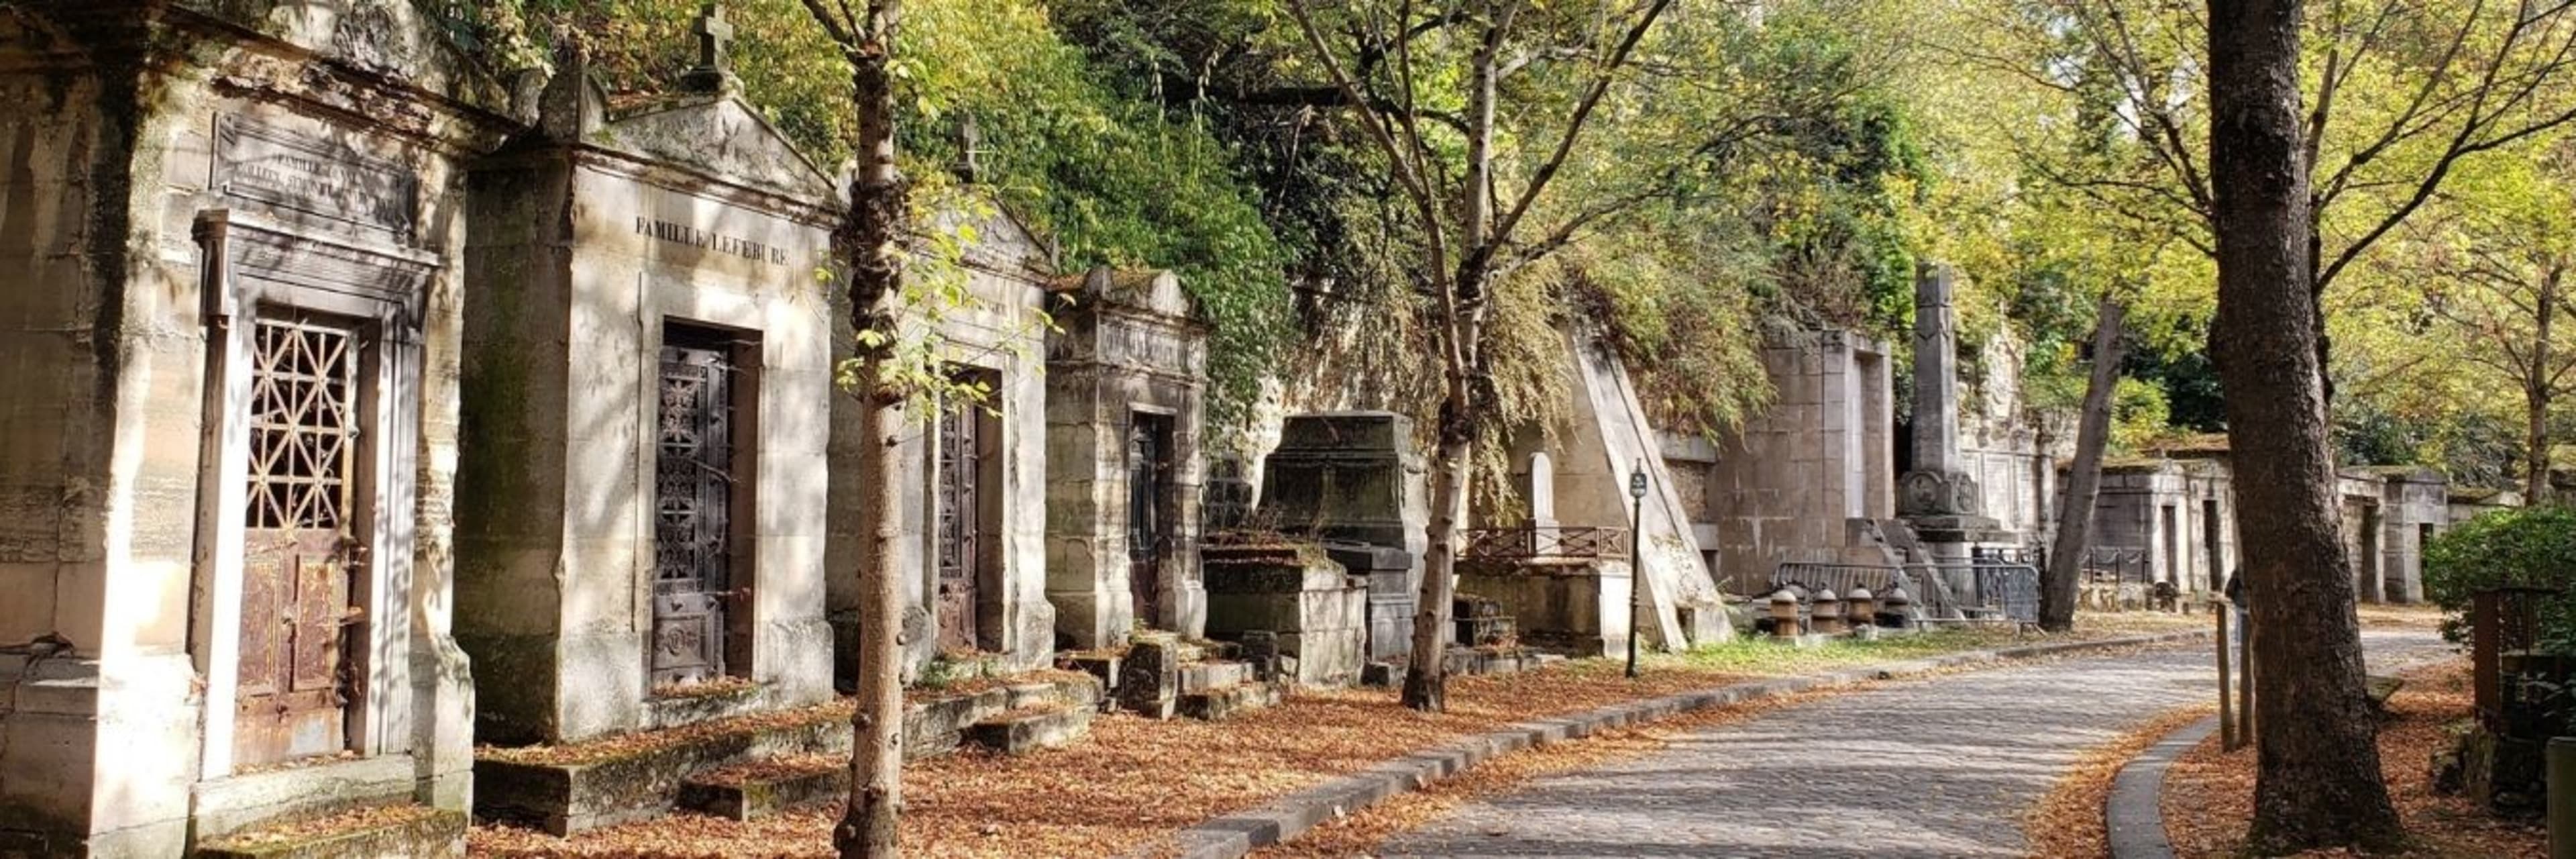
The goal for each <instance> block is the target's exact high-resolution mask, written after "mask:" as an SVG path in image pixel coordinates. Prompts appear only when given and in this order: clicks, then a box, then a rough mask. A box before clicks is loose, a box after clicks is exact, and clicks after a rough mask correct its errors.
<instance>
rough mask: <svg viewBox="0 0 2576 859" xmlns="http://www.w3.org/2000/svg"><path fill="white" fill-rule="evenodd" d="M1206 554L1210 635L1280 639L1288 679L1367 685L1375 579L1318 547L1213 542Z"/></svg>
mask: <svg viewBox="0 0 2576 859" xmlns="http://www.w3.org/2000/svg"><path fill="white" fill-rule="evenodd" d="M1205 552H1206V571H1207V600H1208V609H1207V616H1208V621H1207V634H1208V635H1209V636H1211V637H1214V638H1218V639H1224V640H1243V639H1247V638H1248V637H1252V638H1257V639H1258V640H1263V641H1269V642H1273V643H1275V647H1276V652H1277V653H1278V654H1279V655H1280V656H1283V657H1288V659H1283V660H1281V664H1282V666H1283V667H1282V668H1281V669H1280V678H1281V679H1283V680H1287V681H1289V682H1293V683H1296V684H1299V685H1305V686H1347V685H1350V684H1353V683H1356V682H1359V679H1360V667H1361V665H1362V664H1364V663H1366V662H1367V661H1368V655H1369V654H1368V644H1369V642H1368V635H1369V627H1368V608H1369V580H1368V578H1367V577H1365V576H1356V575H1351V574H1349V573H1348V572H1347V571H1346V570H1345V569H1344V568H1343V566H1342V565H1341V564H1340V563H1338V562H1336V561H1334V560H1333V558H1332V557H1331V556H1330V555H1328V554H1326V553H1325V551H1324V550H1323V549H1322V548H1321V547H1318V546H1314V545H1273V546H1210V547H1208V548H1207V549H1206V550H1205ZM1255 633H1261V634H1265V635H1261V636H1253V635H1252V634H1255ZM1292 660H1293V662H1292ZM1291 665H1293V667H1287V666H1291Z"/></svg>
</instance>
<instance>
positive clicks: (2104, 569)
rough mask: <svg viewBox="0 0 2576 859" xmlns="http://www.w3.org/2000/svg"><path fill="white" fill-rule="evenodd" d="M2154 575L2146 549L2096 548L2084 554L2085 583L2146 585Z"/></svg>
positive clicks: (2125, 547)
mask: <svg viewBox="0 0 2576 859" xmlns="http://www.w3.org/2000/svg"><path fill="white" fill-rule="evenodd" d="M2152 573H2153V571H2152V570H2149V569H2148V566H2147V550H2145V549H2141V548H2134V547H2130V546H2094V547H2092V548H2090V549H2086V550H2085V552H2084V581H2087V582H2090V583H2093V584H2097V585H2110V584H2131V583H2134V584H2146V583H2147V580H2148V579H2149V578H2151V577H2152Z"/></svg>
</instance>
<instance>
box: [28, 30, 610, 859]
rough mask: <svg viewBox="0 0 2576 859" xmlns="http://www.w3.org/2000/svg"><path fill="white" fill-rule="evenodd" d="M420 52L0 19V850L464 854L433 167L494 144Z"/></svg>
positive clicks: (460, 224) (453, 330)
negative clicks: (338, 845)
mask: <svg viewBox="0 0 2576 859" xmlns="http://www.w3.org/2000/svg"><path fill="white" fill-rule="evenodd" d="M443 32H444V31H443V29H442V28H441V27H440V26H439V25H438V24H436V23H435V22H432V21H429V20H425V19H424V18H423V17H422V14H421V13H420V12H419V11H418V10H417V7H415V6H414V5H413V4H411V3H406V2H383V1H382V0H372V1H371V0H349V1H348V2H271V0H242V2H227V3H202V2H153V3H145V2H129V0H95V2H82V3H40V4H25V3H20V4H14V5H12V6H10V7H9V8H7V9H5V10H0V104H5V105H8V109H7V110H5V111H0V153H5V154H0V367H7V368H8V369H9V370H10V372H11V375H12V376H13V377H14V378H15V379H16V380H17V382H16V384H15V386H14V387H13V388H12V391H11V394H10V396H9V397H8V398H7V400H6V402H5V403H0V594H6V595H7V596H6V597H5V598H0V700H5V701H7V702H9V703H8V704H7V705H6V706H5V707H0V855H61V854H73V855H116V856H177V855H183V854H188V853H192V852H193V853H198V854H200V855H223V850H224V848H225V847H226V846H227V840H228V839H229V838H231V837H233V836H236V835H238V834H240V833H243V832H245V831H246V830H252V829H256V828H260V827H263V826H266V825H268V824H271V823H277V822H282V821H291V820H295V819H300V818H303V817H309V816H313V815H318V814H325V813H329V812H333V811H337V810H341V809H345V808H350V807H356V806H368V805H383V806H392V807H395V808H399V809H403V811H402V813H399V814H394V815H391V816H389V818H388V819H390V820H398V821H399V822H398V823H393V824H389V825H388V827H387V831H386V832H385V833H382V835H383V837H385V838H389V839H395V840H394V841H392V842H389V843H394V844H397V845H398V846H397V847H395V848H394V849H395V851H396V852H402V853H408V854H411V855H460V854H461V853H462V850H463V834H464V826H465V815H464V810H465V807H466V802H467V796H468V793H469V791H470V784H469V778H470V775H469V772H470V770H469V767H470V766H471V764H472V754H473V739H472V737H471V736H470V734H469V730H470V728H471V726H472V708H473V705H474V700H473V699H474V694H473V689H472V680H471V676H470V672H469V671H468V669H467V660H466V656H465V653H464V652H463V651H462V650H461V649H459V648H458V646H457V642H456V640H455V638H454V637H453V630H452V625H453V622H454V619H455V617H456V615H457V612H456V607H455V602H454V600H453V599H452V598H451V596H452V593H451V590H452V589H451V576H452V571H453V566H452V561H451V554H450V533H451V522H450V518H449V516H450V510H451V509H452V507H453V504H454V499H455V497H456V495H455V486H454V484H455V479H456V469H457V465H456V461H457V460H456V457H457V438H458V430H457V426H458V423H457V414H458V406H459V393H458V381H457V380H458V377H459V362H460V356H461V353H462V345H463V338H462V331H463V328H464V317H465V307H466V304H467V302H468V301H469V300H470V298H471V294H470V292H471V284H469V282H468V280H467V278H466V277H465V272H466V268H467V266H466V264H465V260H464V255H465V252H466V246H467V241H466V234H465V231H466V220H467V217H466V210H467V206H466V203H465V199H464V194H465V182H464V179H463V176H464V165H465V164H466V163H467V162H469V161H471V160H473V159H475V158H478V157H480V156H481V155H482V154H484V153H486V152H488V151H490V150H491V149H493V148H494V147H496V146H497V145H499V144H500V143H501V141H502V138H503V136H504V135H506V134H507V133H509V132H510V131H511V130H513V129H515V128H516V127H518V125H519V123H518V122H517V121H516V120H515V119H514V118H513V117H514V116H515V115H516V112H515V111H514V110H513V108H512V105H511V100H510V98H509V97H508V90H507V88H505V87H503V86H501V85H500V84H499V83H498V82H497V81H495V80H492V79H491V78H489V77H488V76H486V75H484V74H483V73H481V72H479V71H478V70H477V69H476V68H475V67H473V66H472V65H471V64H470V63H468V62H467V61H465V60H464V59H463V55H462V54H461V53H459V52H458V51H457V50H456V49H455V48H454V46H452V45H450V44H448V43H447V42H446V41H445V39H444V37H443V36H442V35H441V34H442V33H443ZM635 656H636V658H637V659H639V660H640V659H641V658H642V651H641V650H640V649H639V650H638V651H637V652H636V654H635Z"/></svg>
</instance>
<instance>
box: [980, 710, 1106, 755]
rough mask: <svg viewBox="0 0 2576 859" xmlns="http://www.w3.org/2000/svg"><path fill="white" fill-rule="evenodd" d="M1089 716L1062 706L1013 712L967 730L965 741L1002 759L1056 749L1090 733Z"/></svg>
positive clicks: (1090, 712)
mask: <svg viewBox="0 0 2576 859" xmlns="http://www.w3.org/2000/svg"><path fill="white" fill-rule="evenodd" d="M1092 712H1093V711H1092V710H1090V709H1087V708H1080V707H1066V706H1063V705H1052V706H1043V707H1032V708H1029V709H1025V710H1013V711H1010V712H1007V713H1002V714H1000V715H996V716H994V717H992V718H989V719H985V720H984V721H981V722H977V723H975V724H973V725H969V726H967V727H966V730H965V739H966V742H968V743H971V744H974V745H978V746H983V747H984V748H988V749H992V750H994V751H997V752H1001V753H1003V754H1006V755H1025V754H1028V753H1030V752H1034V751H1037V750H1039V749H1060V748H1064V747H1065V746H1068V745H1072V744H1073V742H1074V741H1075V740H1079V739H1082V738H1083V737H1084V736H1085V735H1087V734H1090V733H1091V714H1092Z"/></svg>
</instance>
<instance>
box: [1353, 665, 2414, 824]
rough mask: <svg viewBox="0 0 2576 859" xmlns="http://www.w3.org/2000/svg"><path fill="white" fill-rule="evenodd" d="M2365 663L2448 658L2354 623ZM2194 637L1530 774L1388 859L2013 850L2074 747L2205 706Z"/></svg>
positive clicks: (1880, 695) (1854, 696)
mask: <svg viewBox="0 0 2576 859" xmlns="http://www.w3.org/2000/svg"><path fill="white" fill-rule="evenodd" d="M2364 641H2365V644H2366V645H2367V646H2368V648H2369V654H2370V662H2371V667H2372V670H2373V671H2374V672H2383V671H2388V670H2393V669H2394V667H2395V666H2398V665H2404V664H2410V663H2414V662H2419V661H2423V660H2428V659H2436V658H2440V657H2441V656H2443V655H2445V654H2447V653H2449V652H2450V651H2449V649H2448V648H2447V647H2446V646H2445V645H2443V644H2442V643H2441V642H2440V640H2439V639H2438V638H2436V637H2435V635H2434V634H2433V633H2432V632H2431V631H2428V630H2370V631H2367V632H2365V633H2364ZM2214 661H2215V656H2214V655H2213V654H2212V653H2211V652H2210V650H2209V648H2208V646H2207V645H2198V646H2190V647H2174V648H2161V649H2153V650H2147V651H2143V652H2135V653H2128V654H2114V655H2108V656H2098V657H2087V658H2079V659H2070V660H2065V661H2059V662H2049V663H2040V664H2032V665H2024V666H2017V667H2011V668H2003V669H1997V670H1992V671H1977V672H1969V673H1963V674H1952V675H1944V676H1936V677H1930V678H1924V679H1920V680H1911V681H1899V682H1891V683H1887V684H1884V685H1881V686H1877V687H1873V688H1870V689H1867V690H1862V691H1857V692H1853V693H1850V694H1846V695H1838V696H1834V697H1830V698H1826V699H1823V700H1820V701H1817V702H1815V703H1812V704H1808V705H1804V706H1799V707H1794V708H1790V709H1784V710H1779V711H1776V712H1772V713H1767V714H1763V715H1761V716H1758V717H1755V718H1752V719H1749V720H1746V721H1743V722H1738V723H1734V724H1731V725H1727V726H1725V727H1721V728H1715V729H1711V730H1707V731H1703V732H1699V733H1695V734H1691V735H1687V736H1684V737H1681V738H1678V739H1675V740H1674V741H1672V743H1671V746H1670V747H1669V748H1667V749H1666V750H1664V751H1662V752H1659V753H1656V754H1654V755H1650V756H1647V757H1644V758H1640V759H1636V760H1631V761H1626V762H1623V763H1618V764H1613V765H1609V766H1605V767H1601V768H1598V769H1593V770H1585V771H1577V772H1571V773H1563V774H1559V775H1554V776H1549V777H1545V778H1541V779H1539V780H1537V781H1535V782H1533V783H1531V784H1529V785H1528V786H1526V787H1523V788H1522V789H1520V790H1519V791H1517V792H1514V793H1511V794H1506V795H1502V796H1497V797H1491V798H1487V799H1484V800H1482V801H1479V802H1475V803H1471V804H1469V805H1467V806H1465V807H1463V808H1460V809H1458V810H1457V811H1456V812H1454V813H1451V814H1449V815H1447V816H1445V817H1442V818H1438V819H1434V820H1433V821H1431V822H1429V823H1428V824H1425V825H1424V826H1423V827H1422V828H1420V829H1418V830H1416V831H1414V832H1411V833H1407V834H1404V835H1399V836H1397V837H1396V838H1394V839H1392V840H1390V841H1389V842H1388V843H1387V844H1386V845H1385V848H1384V853H1385V855H1389V856H1684V855H1687V856H1800V857H1815V856H1854V857H1859V856H1868V857H1936V856H1938V857H1971V856H1997V857H2017V856H2022V855H2024V854H2025V852H2026V849H2027V847H2026V844H2025V842H2024V840H2023V838H2022V833H2021V824H2020V821H2019V820H2018V816H2019V815H2020V813H2021V812H2022V810H2023V809H2026V808H2028V807H2030V806H2031V804H2032V803H2034V802H2036V801H2038V800H2039V798H2040V797H2042V796H2043V795H2045V794H2047V792H2048V791H2049V789H2050V788H2051V787H2053V786H2054V785H2055V783H2056V780H2057V778H2058V777H2059V776H2060V775H2061V774H2062V773H2064V772H2065V771H2066V770H2067V769H2069V768H2070V767H2072V766H2074V765H2075V764H2076V763H2077V761H2078V760H2079V759H2080V758H2081V757H2082V756H2083V754H2084V752H2085V750H2087V749H2089V748H2091V747H2093V746H2096V745H2100V744H2103V743H2108V742H2111V741H2113V740H2115V739H2118V738H2119V736H2120V735H2121V734H2122V733H2123V732H2124V731H2126V730H2128V729H2129V728H2130V727H2132V726H2134V725H2136V724H2137V723H2139V722H2141V721H2143V720H2146V719H2148V718H2150V717H2152V716H2154V715H2156V714H2158V713H2161V712H2163V711H2165V710H2168V709H2171V708H2174V707H2179V706H2183V705H2187V704H2191V703H2194V702H2197V701H2201V700H2206V699H2207V698H2208V697H2209V696H2210V695H2211V694H2212V693H2211V688H2212V687H2213V686H2214V684H2215V679H2214V674H2215V667H2214V665H2213V663H2214Z"/></svg>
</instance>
